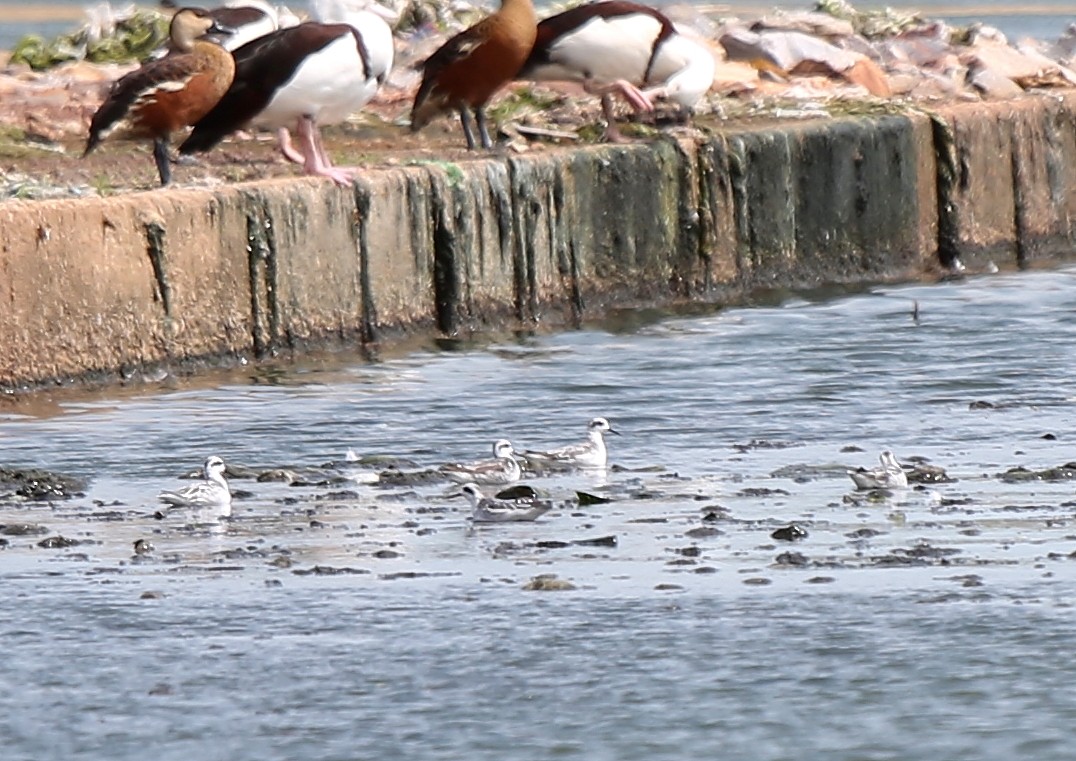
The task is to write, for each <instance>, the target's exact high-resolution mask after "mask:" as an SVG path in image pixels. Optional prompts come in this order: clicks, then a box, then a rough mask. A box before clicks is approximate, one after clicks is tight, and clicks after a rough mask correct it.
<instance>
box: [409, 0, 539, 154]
mask: <svg viewBox="0 0 1076 761" xmlns="http://www.w3.org/2000/svg"><path fill="white" fill-rule="evenodd" d="M537 24H538V18H537V16H536V15H535V13H534V5H532V3H531V0H502V2H501V8H500V10H498V11H497V12H496V13H494V14H492V15H490V16H487V17H486V18H484V19H482V20H481V21H479V22H478V23H477V24H475V25H474V26H472V27H470V28H469V29H465V30H464V31H462V32H460V33H459V34H457V35H456V36H454V37H452V38H451V39H449V40H448V42H446V43H445V44H444V45H442V46H441V47H440V48H438V49H437V50H436V51H435V52H434V54H433V55H431V56H430V57H429V58H427V59H426V61H425V63H424V64H423V65H422V84H421V85H420V86H419V88H418V93H417V94H416V95H415V103H414V106H413V107H412V109H411V131H412V132H417V131H418V130H420V129H422V128H423V127H425V126H426V125H427V124H429V123H430V121H431V120H432V119H434V118H435V117H437V116H439V115H440V114H443V113H447V112H450V111H456V112H457V113H459V115H460V124H461V125H462V126H463V136H464V137H465V138H466V139H467V148H468V150H474V147H475V137H474V131H473V124H472V120H471V113H472V112H473V113H474V121H475V122H476V123H477V124H478V132H479V138H480V139H481V141H482V147H483V148H487V149H489V148H492V147H493V142H492V141H491V140H490V137H489V131H488V129H487V128H486V112H485V107H486V104H487V103H488V102H489V99H490V98H492V97H493V95H494V93H496V92H497V90H499V89H500V88H501V87H502V86H504V85H505V84H506V83H508V82H509V81H510V80H511V79H513V78H514V77H515V76H516V74H518V73H519V69H520V67H521V66H522V65H523V62H524V61H526V60H527V55H528V54H529V53H530V51H531V47H532V46H533V45H534V38H535V35H536V34H537Z"/></svg>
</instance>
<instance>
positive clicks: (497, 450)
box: [493, 439, 516, 458]
mask: <svg viewBox="0 0 1076 761" xmlns="http://www.w3.org/2000/svg"><path fill="white" fill-rule="evenodd" d="M515 451H516V450H514V449H513V448H512V442H511V441H509V440H508V439H500V440H498V441H496V442H494V444H493V456H494V457H498V458H501V457H511V456H512V454H513V453H514V452H515Z"/></svg>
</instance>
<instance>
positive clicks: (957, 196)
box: [0, 94, 1076, 387]
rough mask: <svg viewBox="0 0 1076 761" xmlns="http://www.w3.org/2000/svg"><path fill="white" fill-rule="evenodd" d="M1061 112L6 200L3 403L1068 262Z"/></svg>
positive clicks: (1072, 106) (1068, 121)
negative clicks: (724, 303)
mask: <svg viewBox="0 0 1076 761" xmlns="http://www.w3.org/2000/svg"><path fill="white" fill-rule="evenodd" d="M1074 174H1076V95H1074V94H1066V95H1062V96H1057V95H1051V96H1048V97H1047V96H1043V97H1037V98H1026V99H1023V100H1020V101H1014V102H1009V103H1000V104H993V105H982V104H976V105H964V106H957V107H953V108H950V109H947V110H946V111H944V112H942V113H937V114H932V115H927V114H921V113H917V112H910V113H908V114H905V115H879V116H871V117H848V118H843V119H835V120H827V121H810V122H804V123H795V124H791V125H770V126H767V127H752V128H735V129H734V128H728V129H725V130H722V131H720V132H716V133H715V134H713V135H711V136H710V137H708V138H707V139H704V140H700V141H697V142H691V141H684V142H676V141H673V140H671V139H664V140H657V141H655V142H652V143H648V144H634V145H627V146H619V145H617V146H595V147H589V148H584V149H576V150H572V149H551V150H548V151H545V152H536V153H534V154H530V155H525V156H512V157H504V156H495V157H486V158H476V159H475V160H473V161H468V162H466V163H463V164H450V163H441V162H433V163H430V164H425V165H417V166H408V167H404V168H392V169H378V170H371V171H369V172H367V173H366V174H365V175H364V176H363V177H362V178H361V180H360V181H359V183H358V184H357V185H356V187H355V188H353V189H351V190H348V189H340V188H337V187H335V186H334V185H332V184H331V183H328V182H324V181H321V180H314V179H303V178H296V179H292V180H274V181H266V182H260V183H252V184H246V185H238V186H232V187H226V188H222V189H219V190H168V191H152V192H146V193H137V194H130V195H124V196H116V197H112V198H104V199H88V200H87V199H80V200H63V201H39V202H17V201H11V202H7V203H3V204H0V303H2V304H3V305H4V319H3V320H2V321H0V386H2V387H15V386H20V385H35V384H41V383H48V382H50V381H53V380H58V379H78V378H85V377H91V376H95V375H96V376H102V375H103V376H105V377H107V376H109V375H113V374H116V373H120V372H124V371H128V370H132V369H136V368H140V367H150V366H154V365H159V364H164V365H175V364H177V363H186V362H190V361H192V360H197V359H199V358H217V357H225V358H227V357H239V356H264V355H267V354H271V353H274V352H277V351H280V350H291V349H294V348H301V347H304V346H307V345H310V344H313V343H319V342H324V341H348V342H361V343H362V344H363V345H368V344H371V343H375V342H378V341H385V340H391V339H392V338H393V337H394V336H397V335H400V334H401V333H405V332H410V331H416V330H436V331H441V332H443V333H448V334H453V333H458V332H466V331H468V330H471V329H473V328H477V327H482V326H488V325H491V324H497V325H503V324H505V323H506V322H507V323H508V324H513V323H518V324H523V325H532V324H535V323H545V324H550V323H551V324H559V323H564V322H566V323H568V324H572V323H575V322H577V321H579V320H580V319H582V318H584V317H585V316H587V315H588V314H596V313H598V312H600V310H602V309H603V308H605V307H606V306H607V305H609V304H612V303H618V302H621V303H622V302H624V301H625V300H647V301H669V300H673V299H707V300H719V299H721V298H727V297H730V296H734V295H736V294H738V293H741V292H743V291H745V290H747V289H751V288H757V287H770V286H778V287H795V286H801V285H812V284H817V283H821V282H832V281H853V280H874V279H879V278H902V277H913V276H916V275H918V274H921V273H922V272H924V271H925V270H928V269H930V268H931V267H935V266H937V264H938V262H939V260H940V261H941V262H942V263H943V264H947V263H949V262H951V261H952V260H954V259H955V258H960V259H962V260H964V261H965V262H969V263H973V262H975V261H978V260H982V259H984V258H985V257H991V258H994V259H995V260H998V261H999V263H1002V264H1004V263H1010V264H1017V265H1023V264H1026V263H1028V262H1031V261H1033V260H1035V259H1038V258H1042V257H1057V256H1060V255H1072V254H1073V252H1074V250H1076V221H1074V220H1076V176H1074Z"/></svg>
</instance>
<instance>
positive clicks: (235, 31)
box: [209, 0, 287, 50]
mask: <svg viewBox="0 0 1076 761" xmlns="http://www.w3.org/2000/svg"><path fill="white" fill-rule="evenodd" d="M209 14H210V15H211V16H212V17H213V18H214V19H215V20H216V22H217V23H218V24H220V25H221V26H224V27H227V28H229V29H231V30H232V33H231V34H229V35H227V36H226V37H224V38H223V39H222V40H221V43H220V44H221V45H222V46H223V47H224V48H225V49H226V50H237V49H239V48H241V47H243V46H244V45H246V44H247V43H248V42H250V41H251V40H255V39H257V38H258V37H263V36H265V35H267V34H269V33H270V32H275V31H276V30H277V29H279V28H280V27H281V26H287V24H281V23H280V21H281V19H280V14H279V12H278V11H277V9H276V8H274V7H273V6H271V5H269V3H266V2H262V0H229V2H226V3H225V4H224V5H223V6H221V7H220V8H213V9H212V10H210V11H209Z"/></svg>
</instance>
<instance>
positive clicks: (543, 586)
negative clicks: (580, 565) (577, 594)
mask: <svg viewBox="0 0 1076 761" xmlns="http://www.w3.org/2000/svg"><path fill="white" fill-rule="evenodd" d="M523 589H524V590H526V591H528V592H570V591H572V590H574V589H577V587H576V586H575V584H573V583H572V582H570V581H566V580H564V579H560V578H557V575H556V574H555V573H543V574H540V575H538V576H535V577H534V578H532V579H531V580H530V581H528V582H527V583H526V584H524V585H523Z"/></svg>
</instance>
